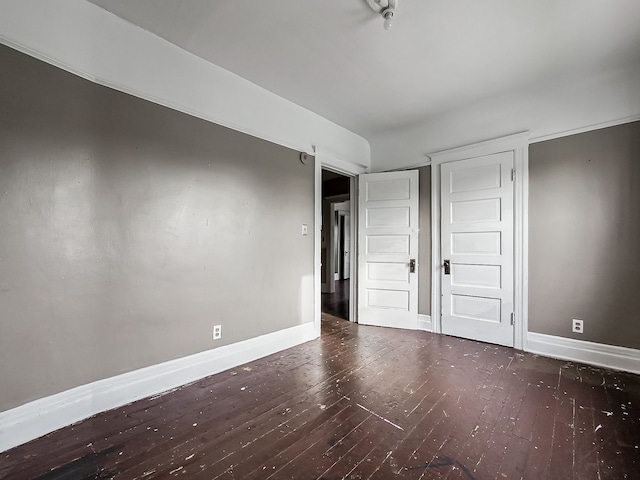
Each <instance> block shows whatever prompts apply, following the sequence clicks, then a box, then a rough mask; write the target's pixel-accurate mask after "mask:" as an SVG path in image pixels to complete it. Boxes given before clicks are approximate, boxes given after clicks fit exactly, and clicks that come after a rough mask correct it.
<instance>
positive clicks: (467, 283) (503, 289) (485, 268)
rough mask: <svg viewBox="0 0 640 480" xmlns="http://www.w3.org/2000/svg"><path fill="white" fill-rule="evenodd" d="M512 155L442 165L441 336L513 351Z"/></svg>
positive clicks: (500, 154) (489, 156)
mask: <svg viewBox="0 0 640 480" xmlns="http://www.w3.org/2000/svg"><path fill="white" fill-rule="evenodd" d="M513 155H514V153H513V152H512V151H510V152H503V153H497V154H494V155H488V156H484V157H478V158H473V159H469V160H460V161H457V162H451V163H443V164H442V165H441V186H442V190H441V217H440V218H441V229H442V230H441V237H442V239H441V242H442V243H441V247H442V257H441V258H442V333H445V334H448V335H455V336H458V337H464V338H471V339H474V340H480V341H483V342H489V343H496V344H499V345H506V346H513V341H514V327H513V325H512V321H511V318H512V313H513V261H514V257H513V226H514V224H513V177H512V169H513Z"/></svg>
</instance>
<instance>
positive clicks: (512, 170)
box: [511, 168, 516, 182]
mask: <svg viewBox="0 0 640 480" xmlns="http://www.w3.org/2000/svg"><path fill="white" fill-rule="evenodd" d="M515 179H516V169H515V168H512V169H511V181H512V182H513V181H514V180H515Z"/></svg>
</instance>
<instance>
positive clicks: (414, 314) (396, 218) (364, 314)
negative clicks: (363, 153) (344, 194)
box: [358, 170, 418, 329]
mask: <svg viewBox="0 0 640 480" xmlns="http://www.w3.org/2000/svg"><path fill="white" fill-rule="evenodd" d="M358 195H359V197H358V198H359V202H358V212H359V214H358V245H359V248H358V323H362V324H366V325H379V326H384V327H396V328H409V329H416V328H417V325H418V274H417V260H418V171H417V170H411V171H404V172H390V173H372V174H368V175H361V176H360V177H359V194H358Z"/></svg>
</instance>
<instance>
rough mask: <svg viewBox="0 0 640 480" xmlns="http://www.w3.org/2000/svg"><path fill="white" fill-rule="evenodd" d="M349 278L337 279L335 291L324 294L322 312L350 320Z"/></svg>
mask: <svg viewBox="0 0 640 480" xmlns="http://www.w3.org/2000/svg"><path fill="white" fill-rule="evenodd" d="M349 293H350V292H349V279H347V280H336V291H335V293H323V294H322V312H323V313H328V314H329V315H333V316H334V317H338V318H343V319H345V320H349Z"/></svg>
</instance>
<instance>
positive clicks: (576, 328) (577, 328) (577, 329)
mask: <svg viewBox="0 0 640 480" xmlns="http://www.w3.org/2000/svg"><path fill="white" fill-rule="evenodd" d="M571 331H572V332H574V333H584V322H583V321H582V320H578V319H576V318H574V319H573V320H572V323H571Z"/></svg>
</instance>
